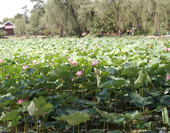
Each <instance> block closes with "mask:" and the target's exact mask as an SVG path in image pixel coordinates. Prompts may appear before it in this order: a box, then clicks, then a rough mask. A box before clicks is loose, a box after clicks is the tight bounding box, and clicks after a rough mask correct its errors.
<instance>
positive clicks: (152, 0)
mask: <svg viewBox="0 0 170 133" xmlns="http://www.w3.org/2000/svg"><path fill="white" fill-rule="evenodd" d="M30 1H31V2H34V3H35V5H34V7H33V9H32V10H31V11H30V13H31V15H30V17H28V9H27V7H26V6H25V7H23V10H24V11H25V12H24V14H17V15H15V16H14V18H11V19H10V21H12V22H13V23H15V25H16V28H15V34H16V35H18V36H20V35H25V34H27V35H31V34H34V35H38V34H52V35H53V34H57V33H58V34H59V35H60V37H62V36H63V35H64V34H65V35H68V36H78V37H81V36H82V33H83V32H86V33H89V32H90V33H104V34H106V33H110V34H111V33H113V32H116V33H118V31H121V32H126V30H127V29H130V28H132V27H133V28H135V29H136V31H137V32H138V33H140V32H146V33H149V32H152V33H153V32H154V34H160V33H161V31H162V30H163V29H164V30H167V31H168V30H170V8H169V5H170V0H48V1H47V2H44V1H43V0H30ZM5 19H6V20H7V19H8V18H5ZM5 19H4V21H5Z"/></svg>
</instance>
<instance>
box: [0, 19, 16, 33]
mask: <svg viewBox="0 0 170 133" xmlns="http://www.w3.org/2000/svg"><path fill="white" fill-rule="evenodd" d="M14 28H15V25H14V24H13V23H12V22H10V21H7V22H6V23H4V24H3V25H0V31H6V32H7V34H6V35H7V36H10V35H14Z"/></svg>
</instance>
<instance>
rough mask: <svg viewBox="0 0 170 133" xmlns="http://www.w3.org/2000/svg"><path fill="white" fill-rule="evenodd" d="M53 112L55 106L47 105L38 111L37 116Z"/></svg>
mask: <svg viewBox="0 0 170 133" xmlns="http://www.w3.org/2000/svg"><path fill="white" fill-rule="evenodd" d="M52 110H53V105H52V104H51V103H47V104H45V105H44V106H43V107H42V108H40V109H38V111H37V112H36V116H40V115H43V114H44V113H46V112H49V111H52Z"/></svg>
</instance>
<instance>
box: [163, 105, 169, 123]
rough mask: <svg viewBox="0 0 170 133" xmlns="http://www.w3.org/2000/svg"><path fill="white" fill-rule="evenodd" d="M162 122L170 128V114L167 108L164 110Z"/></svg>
mask: <svg viewBox="0 0 170 133" xmlns="http://www.w3.org/2000/svg"><path fill="white" fill-rule="evenodd" d="M162 121H163V123H164V124H167V125H169V126H170V121H169V113H168V110H167V108H166V107H164V108H163V109H162Z"/></svg>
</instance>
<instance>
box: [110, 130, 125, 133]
mask: <svg viewBox="0 0 170 133" xmlns="http://www.w3.org/2000/svg"><path fill="white" fill-rule="evenodd" d="M107 133H123V132H122V131H120V130H114V131H108V132H107Z"/></svg>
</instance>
